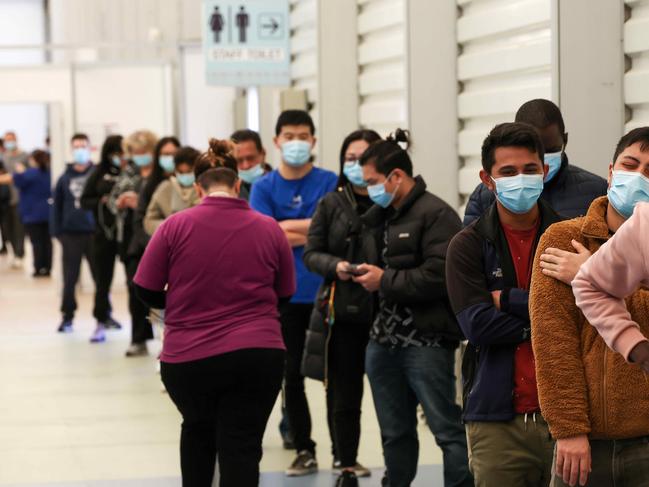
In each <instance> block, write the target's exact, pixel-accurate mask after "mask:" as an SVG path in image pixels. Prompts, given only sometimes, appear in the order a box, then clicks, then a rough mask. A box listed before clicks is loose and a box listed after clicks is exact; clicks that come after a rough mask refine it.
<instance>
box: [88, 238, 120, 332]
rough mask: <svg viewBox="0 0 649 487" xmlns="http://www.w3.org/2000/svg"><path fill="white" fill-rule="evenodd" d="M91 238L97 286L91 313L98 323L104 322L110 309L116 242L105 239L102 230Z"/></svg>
mask: <svg viewBox="0 0 649 487" xmlns="http://www.w3.org/2000/svg"><path fill="white" fill-rule="evenodd" d="M93 239H94V246H93V247H94V248H93V251H94V259H95V268H96V281H97V287H96V290H95V308H94V310H93V312H92V314H93V316H94V317H95V319H96V320H97V321H99V322H100V323H106V320H108V317H109V316H110V315H111V310H112V307H111V304H110V288H111V286H112V284H113V275H114V273H115V259H116V257H117V242H116V241H115V240H110V239H107V238H106V236H105V235H104V233H103V231H101V232H98V233H95V235H94V237H93Z"/></svg>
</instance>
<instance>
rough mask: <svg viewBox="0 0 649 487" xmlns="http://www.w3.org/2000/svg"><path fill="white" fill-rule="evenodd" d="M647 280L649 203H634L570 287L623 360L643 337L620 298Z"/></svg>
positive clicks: (585, 314)
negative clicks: (632, 207)
mask: <svg viewBox="0 0 649 487" xmlns="http://www.w3.org/2000/svg"><path fill="white" fill-rule="evenodd" d="M647 284H649V203H639V204H637V205H636V207H635V210H634V212H633V215H632V216H631V218H629V219H628V220H627V221H626V222H625V223H624V224H623V225H622V226H621V227H620V229H619V230H618V231H617V233H616V234H615V235H614V236H613V237H612V238H611V239H610V240H609V241H608V242H607V243H605V244H604V245H603V246H602V247H601V248H600V249H599V250H598V251H597V253H595V255H593V256H592V257H591V258H590V259H588V261H587V262H586V263H585V264H584V265H583V266H582V267H581V270H580V271H579V273H578V274H577V276H576V277H575V279H574V281H572V290H573V293H574V295H575V299H576V301H577V306H579V307H580V308H581V310H582V311H583V313H584V316H586V318H587V319H588V321H589V322H590V323H591V324H592V325H593V326H594V327H595V328H597V331H598V332H599V334H600V335H601V336H602V338H603V339H604V341H605V342H606V344H607V345H608V346H609V347H611V348H612V349H613V350H615V351H616V352H618V353H620V354H621V355H622V356H623V357H624V358H625V359H626V360H627V361H628V360H629V354H630V353H631V350H633V348H634V347H635V346H636V345H637V344H638V343H640V342H642V341H645V340H647V337H645V336H644V335H643V334H642V333H641V332H640V328H639V326H638V324H637V323H635V322H634V321H633V320H632V319H631V315H630V314H629V312H628V311H627V309H626V305H625V303H624V298H625V297H626V296H628V295H630V294H631V293H633V292H634V291H635V290H636V289H637V288H638V286H639V285H645V286H646V285H647Z"/></svg>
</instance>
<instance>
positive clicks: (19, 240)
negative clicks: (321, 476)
mask: <svg viewBox="0 0 649 487" xmlns="http://www.w3.org/2000/svg"><path fill="white" fill-rule="evenodd" d="M5 210H6V211H4V212H3V219H4V225H3V227H2V229H3V231H6V232H7V235H6V236H5V240H7V241H9V243H10V244H11V249H12V250H13V252H14V256H15V257H17V258H19V259H22V258H23V257H24V256H25V229H24V227H23V224H22V221H21V219H20V214H19V213H18V206H17V205H9V206H8V207H7V208H6V209H5Z"/></svg>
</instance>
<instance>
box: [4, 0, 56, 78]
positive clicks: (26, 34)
mask: <svg viewBox="0 0 649 487" xmlns="http://www.w3.org/2000/svg"><path fill="white" fill-rule="evenodd" d="M44 41H45V12H44V10H43V0H0V45H3V46H6V45H12V44H14V45H28V44H29V45H35V44H42V43H43V42H44ZM43 60H44V52H43V50H42V49H15V50H11V49H2V50H0V65H16V64H34V63H41V62H43Z"/></svg>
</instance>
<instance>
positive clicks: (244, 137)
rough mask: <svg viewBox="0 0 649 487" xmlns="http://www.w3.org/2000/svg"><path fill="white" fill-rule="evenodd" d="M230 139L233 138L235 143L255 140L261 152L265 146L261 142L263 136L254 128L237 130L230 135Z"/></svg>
mask: <svg viewBox="0 0 649 487" xmlns="http://www.w3.org/2000/svg"><path fill="white" fill-rule="evenodd" d="M230 140H232V142H234V143H235V144H241V143H242V142H254V143H255V147H257V150H258V151H259V152H261V151H263V150H264V146H263V144H262V143H261V137H260V136H259V133H257V132H255V131H254V130H250V129H244V130H237V131H236V132H235V133H233V134H232V135H231V136H230Z"/></svg>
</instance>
